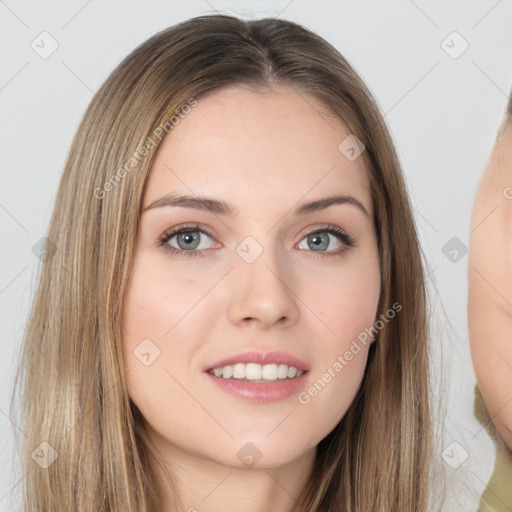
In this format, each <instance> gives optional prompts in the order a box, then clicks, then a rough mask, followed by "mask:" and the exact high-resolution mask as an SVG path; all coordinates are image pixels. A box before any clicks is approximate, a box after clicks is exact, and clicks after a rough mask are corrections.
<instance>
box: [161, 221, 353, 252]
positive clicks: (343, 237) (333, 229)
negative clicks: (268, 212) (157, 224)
mask: <svg viewBox="0 0 512 512" xmlns="http://www.w3.org/2000/svg"><path fill="white" fill-rule="evenodd" d="M195 231H198V232H200V233H204V234H205V235H208V236H209V237H210V238H212V239H213V238H214V235H213V233H211V232H210V231H209V230H208V229H206V228H200V227H199V226H198V225H197V224H196V225H186V226H181V227H179V228H173V229H171V230H169V231H166V232H165V233H164V234H163V235H162V236H161V237H160V238H159V240H158V246H159V247H162V248H163V250H164V251H166V252H168V253H171V254H174V255H178V256H185V257H188V256H201V257H202V256H204V254H203V249H200V250H193V251H183V250H180V249H176V248H175V247H172V246H171V245H169V244H167V242H168V241H169V240H170V239H171V238H172V237H173V236H175V235H180V234H182V233H193V232H195ZM316 233H330V234H332V235H334V236H336V237H337V238H338V239H339V240H340V241H341V242H343V243H344V244H345V246H346V247H344V248H342V249H339V250H337V251H326V252H323V251H309V252H311V253H312V254H311V257H313V258H318V257H324V256H341V255H342V254H343V253H344V252H345V251H346V250H347V249H349V248H351V247H356V239H355V238H353V237H351V236H350V235H349V234H348V233H346V232H345V231H343V230H342V229H340V228H338V227H337V226H334V225H332V224H328V225H327V226H325V227H323V228H319V229H315V230H313V231H310V232H308V233H305V234H304V236H303V237H302V239H303V238H305V237H306V236H309V235H313V234H316ZM302 239H301V240H302ZM301 250H304V249H301ZM315 253H317V254H315Z"/></svg>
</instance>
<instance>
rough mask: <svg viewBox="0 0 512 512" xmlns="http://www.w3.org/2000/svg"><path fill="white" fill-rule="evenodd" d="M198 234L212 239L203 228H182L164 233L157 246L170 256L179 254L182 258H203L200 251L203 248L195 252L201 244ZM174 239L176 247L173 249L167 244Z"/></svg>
mask: <svg viewBox="0 0 512 512" xmlns="http://www.w3.org/2000/svg"><path fill="white" fill-rule="evenodd" d="M199 233H201V234H203V235H206V236H207V237H209V238H212V234H211V233H209V232H208V231H207V230H205V229H204V228H199V226H182V227H181V228H177V229H173V230H171V231H168V232H166V233H164V234H163V235H162V237H161V238H160V241H159V244H158V245H159V246H162V247H163V248H164V250H165V251H167V252H170V253H172V254H179V255H183V256H204V255H203V253H202V249H204V247H202V248H200V249H198V250H197V247H198V246H199V245H200V242H201V235H200V234H199ZM174 237H176V240H177V243H178V247H174V246H172V245H170V244H169V243H168V242H169V241H170V240H171V239H172V238H174ZM189 249H192V250H189Z"/></svg>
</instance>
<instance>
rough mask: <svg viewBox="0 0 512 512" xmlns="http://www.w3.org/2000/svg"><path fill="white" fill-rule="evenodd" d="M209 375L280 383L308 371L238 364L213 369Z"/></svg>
mask: <svg viewBox="0 0 512 512" xmlns="http://www.w3.org/2000/svg"><path fill="white" fill-rule="evenodd" d="M208 373H210V374H211V375H214V376H215V377H219V378H223V379H236V380H240V381H242V382H279V381H284V380H291V379H297V378H299V377H301V376H302V375H303V374H304V373H307V371H306V370H301V369H297V368H296V367H295V366H289V365H287V364H263V365H262V364H257V363H247V364H245V363H236V364H233V365H227V366H220V367H218V368H212V369H210V370H208Z"/></svg>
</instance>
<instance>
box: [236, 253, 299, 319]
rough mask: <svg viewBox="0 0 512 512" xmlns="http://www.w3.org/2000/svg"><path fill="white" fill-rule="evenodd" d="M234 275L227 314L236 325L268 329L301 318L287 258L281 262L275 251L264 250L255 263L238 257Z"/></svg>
mask: <svg viewBox="0 0 512 512" xmlns="http://www.w3.org/2000/svg"><path fill="white" fill-rule="evenodd" d="M231 274H232V275H231V279H232V281H230V284H229V286H230V287H231V290H230V293H231V297H230V304H229V311H228V314H229V319H230V320H231V322H232V323H233V324H234V325H239V326H244V325H252V324H255V325H257V326H259V327H260V328H262V329H269V328H271V327H272V326H273V325H279V326H281V327H283V328H284V327H290V326H291V325H293V324H295V323H296V322H297V321H298V319H299V307H298V300H299V299H298V297H297V295H296V293H295V292H294V290H293V288H294V287H293V272H292V269H290V268H289V267H287V263H286V261H278V258H277V255H276V253H275V251H270V250H268V249H265V250H264V251H263V253H262V254H261V255H260V257H259V258H258V259H257V260H256V261H254V262H252V263H247V262H245V261H243V260H242V259H240V260H238V261H237V262H236V263H235V268H234V269H233V271H232V272H231Z"/></svg>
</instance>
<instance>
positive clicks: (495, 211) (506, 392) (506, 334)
mask: <svg viewBox="0 0 512 512" xmlns="http://www.w3.org/2000/svg"><path fill="white" fill-rule="evenodd" d="M468 284H469V296H468V322H469V338H470V345H471V355H472V359H473V364H474V368H475V373H476V378H477V381H478V386H479V388H480V391H481V394H482V396H483V398H484V401H485V404H486V406H487V409H488V411H489V413H490V415H491V417H492V419H493V421H494V424H495V426H496V429H497V430H498V433H499V434H500V436H501V438H502V439H503V440H504V442H505V444H506V445H507V447H508V448H509V450H512V116H507V119H506V120H505V121H504V123H503V125H502V127H501V129H500V133H499V136H498V138H497V140H496V143H495V146H494V148H493V152H492V154H491V157H490V159H489V161H488V163H487V166H486V169H485V171H484V174H483V176H482V178H481V181H480V184H479V188H478V191H477V195H476V199H475V203H474V206H473V213H472V218H471V235H470V247H469V261H468Z"/></svg>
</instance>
